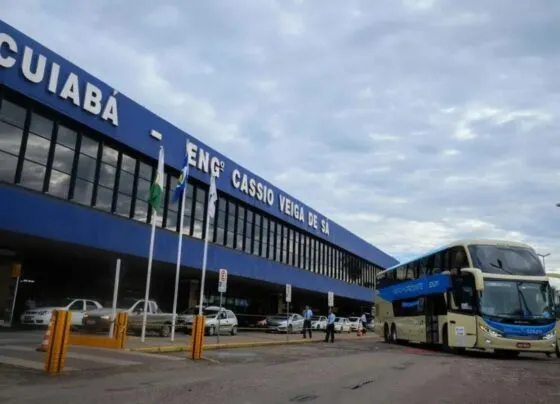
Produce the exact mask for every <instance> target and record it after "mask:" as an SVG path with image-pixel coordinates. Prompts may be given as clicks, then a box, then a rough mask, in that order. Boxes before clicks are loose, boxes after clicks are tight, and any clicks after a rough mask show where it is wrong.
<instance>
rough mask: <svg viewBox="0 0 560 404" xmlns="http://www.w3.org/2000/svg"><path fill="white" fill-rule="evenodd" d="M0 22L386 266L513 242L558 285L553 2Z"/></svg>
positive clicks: (93, 9) (68, 8)
mask: <svg viewBox="0 0 560 404" xmlns="http://www.w3.org/2000/svg"><path fill="white" fill-rule="evenodd" d="M10 3H13V2H10ZM0 8H1V9H2V10H3V18H4V19H5V20H6V21H7V22H8V23H11V24H13V25H15V26H16V27H17V28H19V29H21V30H23V31H24V32H26V33H28V34H30V35H31V36H33V37H35V38H37V39H39V40H40V41H41V42H43V43H44V44H45V45H47V46H49V47H51V48H52V49H54V50H56V51H58V52H59V53H61V54H63V55H64V56H66V57H67V58H69V59H70V60H72V61H74V62H75V63H77V64H79V65H81V66H82V67H84V68H85V69H86V70H89V71H90V72H92V73H93V74H95V75H97V76H100V77H101V78H102V79H104V80H105V81H107V82H109V83H111V84H112V85H114V86H115V87H117V88H118V89H119V90H121V91H123V92H125V93H126V94H127V95H129V96H131V97H132V98H134V99H135V100H136V101H138V102H140V103H141V104H143V105H146V106H147V107H148V108H150V109H152V110H154V111H155V112H156V113H158V114H159V115H161V116H163V117H165V118H166V119H168V120H170V121H171V122H173V123H174V124H176V125H177V126H179V127H181V128H182V129H184V130H186V131H188V132H190V133H192V134H193V135H195V136H197V137H198V138H200V139H201V140H204V141H206V142H208V143H209V144H211V145H212V146H214V147H216V148H217V149H218V150H220V151H223V152H227V154H228V156H229V157H231V158H233V159H234V160H236V161H238V162H240V163H241V164H243V165H244V166H245V167H247V168H249V169H251V170H252V171H254V172H256V173H258V174H259V175H262V176H263V177H265V178H267V179H269V180H272V181H273V182H274V183H275V184H276V185H278V186H280V187H282V188H284V189H285V190H286V191H287V192H290V193H292V194H293V195H294V196H296V197H297V198H299V199H301V200H303V201H305V202H307V203H309V204H310V205H311V206H312V207H313V208H315V209H317V210H319V211H321V212H323V213H326V214H328V215H329V216H330V217H331V218H332V219H333V220H336V221H338V222H340V223H341V224H342V225H345V226H347V227H348V228H350V229H351V230H352V231H354V232H356V233H357V234H359V235H360V236H362V237H364V238H366V239H368V240H369V241H371V242H372V243H374V244H375V245H377V246H378V247H380V248H382V249H384V250H386V251H388V252H389V253H392V254H396V255H397V256H402V257H408V256H410V254H414V253H417V252H421V251H424V250H426V249H429V248H432V247H434V246H435V245H438V244H442V243H446V242H448V241H450V240H453V239H456V238H462V237H470V236H477V237H497V238H513V239H517V240H525V241H527V242H529V243H531V244H533V245H534V246H535V247H536V248H538V249H541V250H543V251H544V250H547V251H550V252H552V253H553V255H551V257H549V259H548V260H547V263H549V264H550V265H551V266H552V267H560V251H558V250H554V248H555V247H556V244H557V243H556V240H557V239H558V236H560V234H559V233H560V232H559V230H558V229H559V226H558V224H559V222H560V210H558V208H555V207H554V204H555V203H556V201H557V200H558V201H560V192H557V191H556V189H557V187H558V186H557V184H558V183H559V180H560V140H558V133H560V132H559V129H560V124H559V122H558V113H559V111H560V96H559V90H560V80H559V79H558V78H557V77H558V74H557V71H558V67H559V65H560V56H559V54H560V53H559V52H558V51H559V49H558V48H559V47H560V45H559V44H558V41H556V40H555V38H557V37H558V34H559V33H560V32H559V31H560V27H559V26H558V24H557V21H558V20H559V19H560V4H558V2H552V1H546V0H542V1H532V2H530V4H529V3H527V2H522V1H513V2H512V1H511V0H494V1H492V2H488V1H485V0H472V1H468V2H465V1H462V0H453V1H436V0H433V1H430V0H422V1H414V0H402V1H395V0H383V1H376V2H375V5H374V4H373V3H372V2H371V1H367V0H361V1H359V0H348V1H346V2H344V5H342V4H341V3H340V2H336V1H321V2H320V6H319V2H318V0H307V1H302V0H300V1H282V2H279V1H272V0H269V1H265V0H262V1H261V0H247V1H236V2H229V1H226V0H223V1H214V2H192V4H191V3H189V4H188V5H187V4H186V3H184V2H180V1H177V0H174V1H172V0H170V1H167V2H160V3H158V4H157V5H156V4H154V3H153V2H148V1H145V0H142V1H134V2H133V1H129V2H120V3H115V2H110V1H108V0H102V1H97V2H79V3H67V2H64V3H63V2H56V1H47V0H43V1H40V0H21V1H20V2H18V3H17V4H9V6H8V0H0ZM29 10H33V13H30V11H29ZM62 11H63V12H62ZM52 26H57V27H59V28H57V29H56V30H52V29H50V28H49V27H52ZM84 38H88V46H84ZM257 155H258V156H266V158H263V159H256V158H255V156H257ZM556 253H558V254H556Z"/></svg>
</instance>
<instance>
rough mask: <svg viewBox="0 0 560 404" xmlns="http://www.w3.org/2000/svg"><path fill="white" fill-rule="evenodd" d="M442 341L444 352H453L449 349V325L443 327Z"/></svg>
mask: <svg viewBox="0 0 560 404" xmlns="http://www.w3.org/2000/svg"><path fill="white" fill-rule="evenodd" d="M441 339H442V348H443V352H451V349H450V348H449V337H448V335H447V324H445V325H444V326H443V330H442V336H441Z"/></svg>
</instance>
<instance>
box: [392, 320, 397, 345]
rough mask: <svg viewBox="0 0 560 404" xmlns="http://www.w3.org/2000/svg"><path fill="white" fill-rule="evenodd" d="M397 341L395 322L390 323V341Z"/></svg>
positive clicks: (393, 342) (394, 342)
mask: <svg viewBox="0 0 560 404" xmlns="http://www.w3.org/2000/svg"><path fill="white" fill-rule="evenodd" d="M397 342H398V338H397V327H395V324H393V325H391V343H392V344H396V343H397Z"/></svg>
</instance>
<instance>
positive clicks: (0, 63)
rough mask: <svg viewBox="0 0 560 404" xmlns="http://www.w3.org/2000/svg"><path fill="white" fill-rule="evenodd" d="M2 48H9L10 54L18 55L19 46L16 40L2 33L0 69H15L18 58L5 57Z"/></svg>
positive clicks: (0, 35)
mask: <svg viewBox="0 0 560 404" xmlns="http://www.w3.org/2000/svg"><path fill="white" fill-rule="evenodd" d="M2 48H7V49H8V51H9V52H8V54H9V53H13V54H17V51H18V46H17V43H16V41H15V40H14V38H12V37H11V36H9V35H8V34H4V33H0V67H4V68H6V69H9V68H11V67H14V65H15V64H16V58H15V57H13V56H3V55H2Z"/></svg>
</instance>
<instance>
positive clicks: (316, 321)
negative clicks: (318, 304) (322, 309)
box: [311, 316, 327, 330]
mask: <svg viewBox="0 0 560 404" xmlns="http://www.w3.org/2000/svg"><path fill="white" fill-rule="evenodd" d="M311 329H313V330H326V329H327V317H325V316H313V317H312V318H311Z"/></svg>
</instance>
